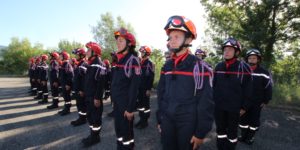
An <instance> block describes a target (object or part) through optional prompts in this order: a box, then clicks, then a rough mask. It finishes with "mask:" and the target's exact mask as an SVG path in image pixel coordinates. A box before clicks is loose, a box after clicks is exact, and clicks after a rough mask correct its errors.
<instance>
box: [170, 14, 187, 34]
mask: <svg viewBox="0 0 300 150" xmlns="http://www.w3.org/2000/svg"><path fill="white" fill-rule="evenodd" d="M170 26H172V27H175V28H182V27H183V28H184V29H185V30H187V31H190V30H189V28H188V27H187V26H186V25H185V22H184V20H183V18H182V17H181V16H172V17H170V18H169V19H168V22H167V25H166V26H165V28H164V29H165V30H166V29H168V28H169V27H170Z"/></svg>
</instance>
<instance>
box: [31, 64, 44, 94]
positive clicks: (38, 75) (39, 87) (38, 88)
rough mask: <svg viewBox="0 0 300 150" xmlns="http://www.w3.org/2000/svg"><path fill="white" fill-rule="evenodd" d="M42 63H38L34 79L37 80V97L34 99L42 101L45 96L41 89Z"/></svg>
mask: <svg viewBox="0 0 300 150" xmlns="http://www.w3.org/2000/svg"><path fill="white" fill-rule="evenodd" d="M40 66H41V63H36V65H35V70H34V72H33V78H34V79H35V87H36V88H37V95H36V97H35V98H34V99H41V98H42V96H43V91H42V89H41V82H39V81H40V70H41V68H40Z"/></svg>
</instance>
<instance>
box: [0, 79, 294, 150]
mask: <svg viewBox="0 0 300 150" xmlns="http://www.w3.org/2000/svg"><path fill="white" fill-rule="evenodd" d="M27 91H28V79H26V78H0V149H1V150H7V149H11V150H19V149H28V150H29V149H30V150H31V149H62V150H66V149H82V145H81V144H80V141H81V139H82V138H83V137H86V136H88V134H89V131H88V130H89V129H88V125H83V126H79V127H72V126H71V125H70V121H72V120H73V119H76V118H77V113H76V108H75V107H74V106H75V105H73V107H72V109H71V111H72V113H71V114H70V115H67V116H64V117H61V116H59V115H57V111H58V110H59V109H61V108H62V105H63V103H62V102H61V103H60V106H61V107H60V108H59V109H56V110H51V111H49V110H47V109H45V108H46V105H38V104H37V101H36V100H33V98H32V97H31V96H28V93H27ZM151 100H152V102H151V104H152V107H153V109H152V110H155V109H156V107H157V106H156V96H155V94H153V96H152V98H151ZM61 101H62V99H61ZM72 103H73V104H74V102H72ZM108 103H109V102H108ZM108 103H107V104H106V105H105V107H104V113H103V129H102V133H101V143H100V144H97V145H95V146H93V147H91V148H90V149H103V150H113V149H116V144H115V133H114V125H113V119H112V118H109V117H107V116H106V114H107V113H108V112H110V111H111V107H110V105H109V104H108ZM137 120H138V119H137V117H136V120H135V121H137ZM155 123H156V122H155V115H154V111H152V112H151V118H150V123H149V124H150V126H149V127H148V128H147V129H144V130H135V141H136V149H137V150H160V149H161V145H160V138H159V133H158V132H157V130H156V128H155ZM299 142H300V113H299V112H291V111H287V110H277V109H270V108H267V109H265V110H264V111H263V112H262V126H261V130H260V131H259V133H258V134H257V136H256V142H255V143H254V145H252V146H247V145H244V144H238V147H237V149H238V150H251V149H253V150H283V149H286V150H299V147H300V144H299ZM200 149H201V150H215V149H216V147H215V132H214V130H213V131H212V132H211V133H209V135H208V136H207V139H206V140H205V144H204V145H203V146H202V147H201V148H200Z"/></svg>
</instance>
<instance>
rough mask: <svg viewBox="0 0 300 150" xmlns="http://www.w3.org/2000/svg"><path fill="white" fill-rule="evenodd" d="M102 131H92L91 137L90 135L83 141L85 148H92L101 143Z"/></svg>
mask: <svg viewBox="0 0 300 150" xmlns="http://www.w3.org/2000/svg"><path fill="white" fill-rule="evenodd" d="M99 133H100V131H92V132H91V135H89V136H88V137H87V138H85V139H83V140H82V142H83V145H84V147H90V146H93V145H95V144H97V143H99V142H100V135H99Z"/></svg>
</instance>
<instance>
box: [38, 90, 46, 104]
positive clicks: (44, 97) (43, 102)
mask: <svg viewBox="0 0 300 150" xmlns="http://www.w3.org/2000/svg"><path fill="white" fill-rule="evenodd" d="M46 103H48V93H47V94H46V93H44V95H43V100H41V101H39V102H38V104H46Z"/></svg>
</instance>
